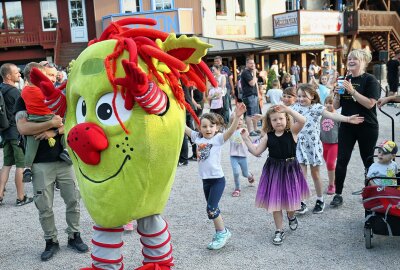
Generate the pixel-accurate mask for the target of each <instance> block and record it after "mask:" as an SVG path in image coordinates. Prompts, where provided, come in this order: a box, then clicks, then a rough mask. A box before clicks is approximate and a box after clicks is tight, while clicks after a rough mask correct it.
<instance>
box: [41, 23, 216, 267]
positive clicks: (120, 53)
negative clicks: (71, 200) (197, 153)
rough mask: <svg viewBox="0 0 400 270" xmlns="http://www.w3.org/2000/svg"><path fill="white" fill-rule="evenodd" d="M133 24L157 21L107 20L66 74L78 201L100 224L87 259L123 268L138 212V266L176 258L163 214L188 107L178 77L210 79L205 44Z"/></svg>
mask: <svg viewBox="0 0 400 270" xmlns="http://www.w3.org/2000/svg"><path fill="white" fill-rule="evenodd" d="M129 24H146V25H155V24H156V22H155V21H154V20H152V19H140V18H133V19H132V18H129V19H124V20H120V21H117V22H113V23H112V24H111V25H110V26H109V27H108V28H107V29H105V31H104V32H103V34H102V35H101V36H100V38H99V39H95V40H92V41H91V42H89V46H88V48H86V49H85V50H84V51H83V52H82V53H81V54H80V56H79V57H78V58H77V59H76V60H75V61H74V62H72V63H71V71H70V74H69V78H68V83H67V90H66V103H67V113H66V121H65V128H66V134H67V143H68V145H69V147H70V149H69V150H70V155H71V159H72V161H73V165H74V169H75V173H76V175H77V180H78V183H79V188H80V191H81V195H82V198H83V201H84V203H85V206H86V208H87V209H88V211H89V213H90V216H91V217H92V218H93V220H94V222H95V224H96V225H95V226H94V227H93V229H94V234H93V239H92V243H93V247H92V254H91V257H92V266H91V267H90V268H84V269H113V270H114V269H123V268H124V264H123V256H122V254H121V247H122V245H123V242H122V239H121V236H122V232H123V228H122V226H123V225H124V224H127V223H128V222H130V221H131V220H137V223H138V233H139V234H140V236H141V239H140V240H141V243H142V245H143V249H142V254H143V256H144V260H143V266H141V267H140V268H138V269H161V270H164V269H170V268H171V266H173V256H172V246H171V244H170V239H171V237H170V234H169V232H168V226H167V223H166V222H165V220H164V219H163V218H162V217H161V216H160V214H161V213H162V211H163V209H164V207H165V204H166V202H167V200H168V197H169V194H170V191H171V186H172V183H173V180H174V177H175V171H176V165H177V163H178V157H179V152H180V148H181V145H182V140H183V135H184V127H185V108H186V109H187V110H189V111H190V112H191V113H192V115H193V114H194V113H193V111H192V109H191V108H190V106H189V105H188V104H187V103H186V102H185V100H184V94H183V91H182V87H181V82H182V83H184V84H185V85H188V86H190V85H193V86H196V87H197V88H198V89H200V90H202V91H205V80H206V78H208V79H209V80H210V82H211V83H212V84H213V85H216V82H215V80H214V78H213V76H212V74H211V73H210V70H209V68H208V67H207V65H206V64H205V63H204V62H202V61H201V58H202V57H203V56H204V55H205V54H206V52H207V49H208V48H209V47H211V46H210V45H208V44H205V43H203V42H201V41H200V40H199V39H198V38H196V37H190V38H189V37H187V36H184V35H183V36H180V37H179V38H176V36H175V34H166V33H164V32H160V31H157V30H154V29H149V28H129V27H127V26H126V25H129ZM38 84H39V86H43V85H44V84H43V83H38ZM41 88H42V91H43V92H44V94H45V95H46V97H49V96H51V98H50V99H51V100H53V101H55V102H56V103H58V104H60V106H65V102H64V101H63V99H65V96H64V95H62V94H61V93H60V91H59V90H58V89H53V90H54V91H53V93H50V92H51V91H49V89H48V87H47V88H46V89H43V87H41ZM57 91H58V92H57ZM196 119H197V118H196Z"/></svg>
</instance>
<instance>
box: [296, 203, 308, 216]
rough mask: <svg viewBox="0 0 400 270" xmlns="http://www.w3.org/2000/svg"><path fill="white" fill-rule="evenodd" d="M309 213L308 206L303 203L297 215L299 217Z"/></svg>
mask: <svg viewBox="0 0 400 270" xmlns="http://www.w3.org/2000/svg"><path fill="white" fill-rule="evenodd" d="M307 211H308V208H307V204H305V203H304V202H301V206H300V209H297V210H296V211H295V213H296V214H299V215H304V214H305V213H306V212H307Z"/></svg>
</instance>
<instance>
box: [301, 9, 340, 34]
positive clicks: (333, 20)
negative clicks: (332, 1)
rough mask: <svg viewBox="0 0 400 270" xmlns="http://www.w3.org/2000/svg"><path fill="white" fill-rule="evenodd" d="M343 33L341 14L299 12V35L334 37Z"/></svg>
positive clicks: (333, 12) (331, 12) (332, 12)
mask: <svg viewBox="0 0 400 270" xmlns="http://www.w3.org/2000/svg"><path fill="white" fill-rule="evenodd" d="M338 33H343V13H342V12H336V11H321V12H319V11H317V12H314V11H301V12H300V34H301V35H303V34H307V35H309V34H322V35H335V34H338Z"/></svg>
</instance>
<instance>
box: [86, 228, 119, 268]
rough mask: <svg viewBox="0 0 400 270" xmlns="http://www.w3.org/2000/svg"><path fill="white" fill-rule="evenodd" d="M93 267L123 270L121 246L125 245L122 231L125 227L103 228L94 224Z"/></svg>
mask: <svg viewBox="0 0 400 270" xmlns="http://www.w3.org/2000/svg"><path fill="white" fill-rule="evenodd" d="M93 230H94V232H93V239H92V244H93V248H92V255H91V256H92V260H93V262H92V269H94V270H123V269H124V264H123V262H122V260H123V256H122V252H121V248H122V246H123V245H124V242H123V241H122V233H123V231H124V228H122V227H120V228H102V227H100V226H97V225H95V226H93Z"/></svg>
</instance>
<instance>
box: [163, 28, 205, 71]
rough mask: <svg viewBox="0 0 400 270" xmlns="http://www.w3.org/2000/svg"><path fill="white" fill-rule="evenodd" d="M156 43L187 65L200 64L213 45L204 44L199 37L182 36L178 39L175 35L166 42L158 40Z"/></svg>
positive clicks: (170, 36) (171, 35)
mask: <svg viewBox="0 0 400 270" xmlns="http://www.w3.org/2000/svg"><path fill="white" fill-rule="evenodd" d="M156 43H157V45H158V46H159V47H160V48H161V50H163V51H164V52H166V53H168V54H169V55H172V56H173V57H175V58H178V59H179V60H181V61H182V62H184V63H185V64H198V63H200V61H201V58H202V57H203V56H205V55H206V54H207V49H208V48H211V47H212V45H210V44H207V43H204V42H202V41H201V40H200V39H198V38H197V37H187V36H186V35H182V36H180V37H179V38H176V35H175V34H174V33H171V34H169V36H168V37H167V39H166V40H165V41H164V42H162V41H161V40H160V39H157V40H156Z"/></svg>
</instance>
